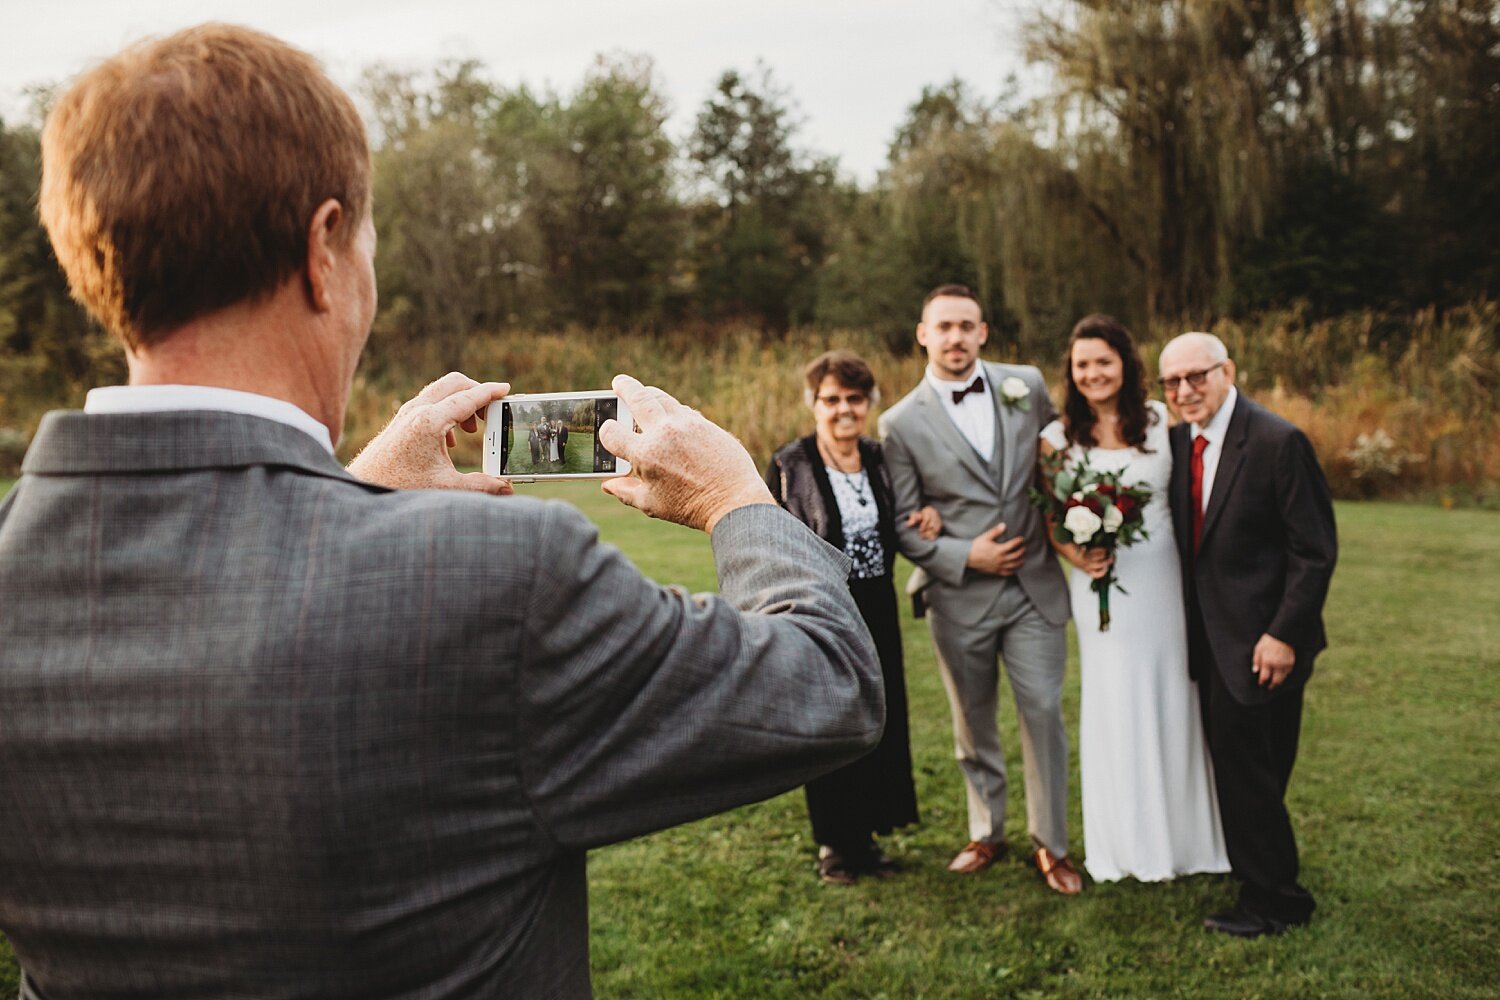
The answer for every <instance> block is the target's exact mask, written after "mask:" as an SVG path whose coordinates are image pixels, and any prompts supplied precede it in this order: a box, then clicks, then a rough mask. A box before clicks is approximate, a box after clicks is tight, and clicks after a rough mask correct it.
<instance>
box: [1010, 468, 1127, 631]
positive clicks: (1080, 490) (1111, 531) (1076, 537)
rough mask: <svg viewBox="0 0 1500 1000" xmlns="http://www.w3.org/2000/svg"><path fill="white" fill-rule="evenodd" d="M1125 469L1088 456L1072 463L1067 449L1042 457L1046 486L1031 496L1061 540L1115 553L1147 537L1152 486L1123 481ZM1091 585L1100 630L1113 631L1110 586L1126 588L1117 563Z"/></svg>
mask: <svg viewBox="0 0 1500 1000" xmlns="http://www.w3.org/2000/svg"><path fill="white" fill-rule="evenodd" d="M1123 471H1124V470H1121V472H1123ZM1121 472H1101V471H1099V470H1097V469H1094V468H1091V467H1090V466H1089V464H1088V458H1087V456H1085V457H1083V458H1081V459H1079V460H1078V461H1077V462H1076V463H1073V464H1072V465H1069V463H1068V462H1067V458H1066V453H1065V452H1055V453H1053V454H1052V455H1051V456H1049V457H1048V458H1046V459H1044V460H1043V462H1042V470H1041V475H1040V477H1039V479H1040V486H1039V487H1034V488H1033V489H1032V490H1031V502H1032V504H1033V505H1034V506H1035V507H1037V508H1038V509H1039V510H1041V512H1042V513H1043V515H1044V516H1045V517H1046V518H1047V523H1048V525H1049V526H1050V527H1051V529H1052V537H1053V538H1055V539H1057V541H1058V542H1060V543H1063V544H1067V543H1068V542H1072V543H1073V544H1074V545H1078V546H1082V547H1083V548H1093V549H1103V550H1104V551H1105V552H1108V553H1110V554H1111V555H1113V554H1114V551H1115V549H1116V548H1118V547H1119V546H1122V545H1132V544H1134V543H1135V541H1136V539H1139V538H1145V537H1147V535H1146V522H1145V516H1144V512H1143V508H1144V507H1145V506H1146V504H1147V503H1149V502H1150V501H1151V491H1150V490H1148V489H1145V488H1144V487H1140V486H1132V485H1127V484H1125V483H1122V482H1120V475H1121ZM1089 586H1090V588H1091V589H1092V590H1093V591H1094V593H1096V594H1098V595H1099V631H1101V632H1107V631H1109V591H1110V588H1111V587H1119V589H1120V592H1121V593H1125V588H1124V587H1120V581H1119V580H1118V578H1116V576H1115V568H1114V566H1113V564H1111V566H1110V568H1109V572H1108V573H1106V574H1105V575H1104V576H1102V577H1100V578H1098V579H1097V580H1094V581H1093V582H1092V583H1091V584H1090V585H1089Z"/></svg>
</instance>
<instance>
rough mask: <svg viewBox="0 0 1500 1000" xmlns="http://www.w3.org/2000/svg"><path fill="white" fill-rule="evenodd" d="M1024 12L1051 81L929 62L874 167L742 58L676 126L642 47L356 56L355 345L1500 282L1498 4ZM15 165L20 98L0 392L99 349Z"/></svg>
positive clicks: (997, 323)
mask: <svg viewBox="0 0 1500 1000" xmlns="http://www.w3.org/2000/svg"><path fill="white" fill-rule="evenodd" d="M1023 32H1024V35H1023V39H1022V41H1023V43H1024V47H1025V52H1026V56H1027V59H1028V60H1029V61H1030V63H1031V64H1032V65H1033V66H1034V67H1036V68H1038V69H1039V70H1040V71H1041V74H1042V77H1043V78H1044V79H1045V84H1044V86H1042V87H1041V89H1040V91H1039V92H1037V93H1029V94H1027V93H1023V92H1022V91H1021V89H1020V88H1019V87H1018V86H1017V85H1016V84H1015V83H1014V81H1011V82H1009V83H1007V85H1006V86H1005V87H1003V88H1002V90H1001V92H1000V93H999V95H998V96H985V95H982V94H980V93H978V92H976V91H975V90H974V89H973V88H972V87H971V86H970V85H968V84H966V83H964V82H961V81H958V80H954V81H950V82H947V83H941V84H935V85H933V86H930V87H928V88H926V89H924V91H923V92H922V93H921V94H920V95H917V96H916V98H915V100H914V101H913V102H912V104H911V105H910V107H909V108H908V110H907V112H906V114H905V116H904V119H903V120H902V121H901V122H900V124H899V125H898V127H897V128H896V129H895V132H894V134H893V136H892V138H891V140H890V145H889V152H888V158H887V162H886V164H885V166H884V168H883V169H882V171H881V172H880V174H879V177H878V178H877V179H876V180H875V181H874V182H873V183H872V184H869V185H865V186H861V185H858V184H856V183H854V182H853V181H851V180H850V179H848V178H847V176H845V175H843V174H841V173H840V171H839V169H838V164H837V162H836V160H834V159H833V158H831V157H828V156H824V155H821V154H819V153H818V152H816V151H814V150H811V149H808V148H806V147H805V146H804V145H803V144H802V143H801V142H800V139H799V133H798V112H797V109H796V104H795V100H794V98H793V95H791V94H790V93H789V92H788V91H787V90H786V89H785V88H784V87H783V86H781V85H780V84H779V83H778V82H777V81H776V79H775V77H774V75H773V73H772V72H771V71H770V70H769V69H767V68H766V67H764V66H756V67H752V68H749V69H744V70H730V71H726V72H725V73H724V74H723V75H722V76H721V77H720V78H719V80H718V81H717V83H716V85H715V87H714V89H713V91H712V93H711V94H710V95H709V96H708V98H707V99H706V100H705V101H704V102H703V103H702V105H701V106H700V107H699V108H698V109H697V114H696V118H695V122H694V125H693V127H692V129H691V132H690V133H689V134H688V135H686V136H685V137H674V136H672V135H670V134H669V130H668V128H667V121H668V115H669V107H668V102H667V99H666V96H665V94H664V91H663V88H662V84H661V81H660V79H659V78H658V76H657V75H656V73H655V70H654V67H653V65H652V63H651V61H650V59H649V58H647V57H645V56H639V55H614V56H606V57H600V58H599V59H598V60H597V61H596V62H595V63H594V65H593V66H592V67H590V68H589V69H588V71H587V72H586V73H585V74H584V75H583V78H582V80H581V82H579V83H578V84H577V85H576V86H575V87H574V88H572V89H571V90H567V91H539V90H535V89H533V88H531V87H528V86H525V85H519V86H502V85H499V84H497V83H495V82H494V81H493V80H492V79H491V78H490V77H489V76H488V75H487V73H486V71H485V67H484V66H482V65H480V64H478V63H475V62H452V63H444V64H441V65H438V66H436V67H434V68H432V69H430V70H425V71H421V72H409V71H398V70H393V69H390V68H385V67H373V68H371V69H369V70H368V71H367V72H366V73H365V75H364V77H363V80H362V82H361V85H360V87H359V97H360V99H361V100H362V102H363V104H364V107H365V109H366V113H367V120H368V122H369V124H370V131H371V139H372V144H373V147H374V156H375V199H374V211H375V217H376V225H377V229H378V232H379V237H380V252H379V255H378V258H377V268H378V272H379V282H380V289H381V303H382V308H381V313H380V316H379V318H378V320H377V324H376V336H375V341H374V346H375V355H376V359H377V364H378V358H379V356H380V351H381V346H382V344H385V345H390V344H393V343H396V342H398V341H399V342H403V343H413V342H415V343H420V344H424V345H426V346H427V348H428V349H430V351H431V352H432V353H433V355H434V356H435V357H436V358H437V359H439V360H440V361H441V362H442V363H446V364H451V365H453V366H457V365H458V364H460V363H461V361H462V358H463V352H464V345H465V343H466V342H467V341H468V340H469V339H470V338H472V337H473V336H475V335H476V334H481V333H490V332H496V331H502V330H531V331H534V330H547V329H564V328H569V327H584V328H607V329H610V330H615V331H622V330H623V331H665V330H672V329H678V328H681V327H683V326H685V325H695V326H696V325H701V326H702V328H703V329H705V330H708V331H712V330H728V329H744V328H746V327H747V326H748V327H752V328H758V329H762V330H765V331H768V332H770V333H772V334H775V333H777V332H782V331H785V330H787V329H789V328H792V327H797V326H808V325H823V326H828V327H850V328H860V329H865V330H870V331H875V332H878V333H882V334H885V335H886V336H887V337H889V338H890V341H891V343H897V342H904V341H905V340H906V339H908V338H909V331H910V329H911V325H912V322H913V320H914V318H915V317H914V311H915V308H916V304H917V303H918V302H919V301H920V299H921V296H922V295H923V294H924V292H925V291H926V290H927V289H928V288H930V287H931V286H933V285H935V284H938V283H940V282H943V281H961V282H964V283H967V284H969V285H971V286H972V287H974V288H975V289H976V290H978V292H979V293H980V295H981V297H982V298H983V300H984V301H985V303H986V305H987V312H988V315H989V316H990V318H991V323H992V327H995V328H997V329H998V331H999V332H1000V333H1001V334H1002V335H1005V336H1008V337H1009V338H1011V339H1012V340H1013V341H1014V342H1016V343H1017V345H1018V348H1019V350H1020V351H1021V352H1022V353H1023V354H1028V355H1031V356H1037V355H1039V354H1047V355H1050V354H1051V353H1053V352H1055V350H1056V349H1057V347H1058V345H1059V344H1060V343H1061V341H1062V340H1063V339H1064V338H1065V337H1066V335H1067V332H1068V329H1069V327H1070V326H1071V325H1072V323H1073V321H1074V320H1076V319H1077V318H1078V317H1079V316H1081V315H1084V314H1086V313H1089V312H1095V311H1105V312H1110V313H1113V314H1115V315H1118V316H1120V317H1122V318H1124V319H1125V320H1126V321H1127V322H1128V323H1130V324H1132V325H1138V326H1141V327H1146V326H1157V327H1159V326H1161V325H1164V324H1172V323H1182V324H1188V323H1191V324H1193V325H1198V326H1204V325H1207V324H1208V323H1209V322H1211V321H1212V320H1213V319H1214V318H1215V317H1220V316H1226V315H1234V316H1248V315H1253V314H1256V313H1258V312H1260V311H1264V310H1282V309H1288V308H1295V309H1297V310H1300V311H1301V312H1302V313H1303V314H1304V315H1306V316H1308V317H1310V318H1321V317H1327V316H1332V315H1338V314H1341V313H1345V312H1351V311H1364V310H1369V311H1375V312H1379V313H1386V314H1391V315H1399V314H1401V313H1403V312H1406V313H1409V312H1411V311H1414V310H1417V309H1423V308H1428V307H1436V308H1437V309H1439V310H1441V309H1445V308H1448V307H1450V306H1453V305H1456V304H1460V303H1464V302H1469V301H1474V300H1478V299H1484V298H1493V297H1494V296H1495V295H1496V291H1497V288H1500V241H1497V240H1496V238H1495V237H1496V233H1500V225H1497V223H1500V218H1497V216H1500V129H1497V128H1496V126H1495V123H1496V122H1497V121H1500V3H1497V2H1496V0H1425V2H1423V0H1380V2H1373V0H1320V2H1316V3H1314V2H1311V0H1126V2H1116V0H1069V2H1064V3H1054V4H1045V5H1042V4H1039V5H1037V6H1036V8H1035V9H1034V10H1033V12H1032V13H1031V15H1030V16H1029V17H1028V18H1027V20H1026V21H1025V25H1024V28H1023ZM37 175H38V154H37V128H36V123H35V122H23V123H17V124H9V125H7V124H5V123H3V122H0V362H3V363H4V365H5V366H6V367H5V369H4V370H5V371H8V372H9V373H10V375H9V378H10V380H11V382H12V383H13V385H12V391H14V384H15V383H18V382H19V381H21V380H36V379H41V380H43V381H45V380H46V379H49V378H76V377H81V376H82V375H84V374H86V373H88V372H91V371H97V369H98V367H99V366H100V365H101V364H108V363H110V362H108V361H106V360H103V359H104V358H105V357H106V355H107V354H108V349H107V347H105V346H102V345H101V342H100V340H99V336H98V333H97V331H94V330H92V329H91V328H90V326H89V324H88V323H87V322H86V321H85V320H84V318H83V317H82V316H81V314H80V313H79V312H78V310H77V309H76V308H75V307H74V306H73V305H72V304H71V303H70V302H69V301H68V299H67V296H66V289H65V287H64V283H63V281H62V278H61V276H60V275H59V274H58V272H57V268H56V265H55V263H54V262H53V261H52V259H51V254H50V250H49V248H48V246H47V243H46V239H45V236H44V234H42V232H41V230H40V227H39V226H38V224H37V222H36V211H35V192H36V187H37ZM1383 329H1384V328H1383ZM1381 335H1382V336H1391V337H1395V338H1398V339H1399V337H1400V326H1399V324H1396V323H1393V324H1390V327H1389V330H1387V331H1386V332H1385V333H1383V334H1381ZM6 391H7V390H6V386H5V385H3V384H0V396H3V394H4V393H5V392H6Z"/></svg>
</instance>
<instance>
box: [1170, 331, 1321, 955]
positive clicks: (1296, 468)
mask: <svg viewBox="0 0 1500 1000" xmlns="http://www.w3.org/2000/svg"><path fill="white" fill-rule="evenodd" d="M1160 372H1161V382H1162V386H1163V387H1164V388H1165V390H1166V396H1167V402H1168V403H1169V404H1170V405H1171V407H1172V409H1173V411H1174V412H1176V414H1177V415H1178V417H1180V418H1181V420H1182V423H1180V424H1178V425H1177V426H1176V427H1174V428H1172V431H1171V442H1172V488H1171V502H1172V517H1173V525H1174V528H1175V530H1176V533H1177V547H1178V551H1179V553H1180V556H1181V559H1182V579H1183V584H1184V589H1185V597H1186V600H1187V610H1188V653H1189V656H1188V663H1189V669H1190V670H1191V672H1192V673H1193V676H1194V678H1195V679H1196V680H1197V681H1198V691H1199V697H1200V699H1201V701H1202V707H1203V721H1204V729H1205V732H1206V733H1207V735H1208V745H1209V753H1210V755H1211V756H1212V758H1213V764H1214V779H1215V782H1216V784H1217V786H1218V795H1219V812H1220V815H1221V817H1222V819H1223V824H1224V841H1225V846H1226V847H1227V848H1228V852H1229V863H1230V866H1231V867H1232V869H1233V871H1234V875H1235V877H1236V878H1237V879H1238V880H1239V882H1240V885H1241V888H1240V894H1239V900H1238V902H1237V903H1236V904H1235V906H1234V907H1232V908H1231V909H1228V910H1225V911H1223V912H1219V913H1214V914H1211V915H1210V916H1208V917H1206V918H1205V920H1204V923H1205V925H1206V926H1207V927H1209V928H1211V929H1213V930H1216V931H1222V932H1224V933H1226V934H1233V935H1237V936H1241V937H1258V936H1261V935H1264V934H1279V933H1281V932H1282V931H1283V930H1285V929H1286V927H1287V926H1288V925H1292V924H1304V923H1306V922H1307V921H1308V919H1309V918H1310V917H1311V916H1312V912H1313V897H1312V895H1311V894H1310V893H1309V892H1308V891H1307V890H1306V889H1304V888H1303V887H1302V886H1301V885H1300V884H1299V883H1298V881H1297V874H1298V862H1297V841H1296V838H1295V837H1294V836H1293V833H1292V821H1291V817H1290V816H1289V815H1288V814H1287V810H1286V803H1285V801H1284V800H1285V796H1286V787H1287V782H1288V781H1289V780H1290V778H1291V774H1292V764H1293V762H1294V761H1295V760H1296V757H1297V738H1298V734H1299V732H1300V729H1301V721H1302V691H1303V687H1304V685H1306V683H1307V679H1308V677H1309V676H1310V675H1311V674H1312V668H1313V658H1314V657H1315V656H1317V654H1318V653H1319V652H1321V651H1322V649H1323V648H1324V647H1325V646H1326V645H1327V639H1326V637H1325V635H1324V632H1323V601H1324V598H1325V597H1327V594H1328V582H1329V579H1330V578H1331V577H1332V575H1333V565H1334V560H1335V559H1336V558H1337V555H1338V542H1337V535H1336V532H1335V528H1334V522H1333V504H1332V502H1331V500H1330V499H1329V494H1328V483H1327V481H1326V480H1325V479H1324V477H1323V470H1322V468H1321V467H1320V466H1319V465H1318V458H1317V455H1315V454H1314V453H1313V449H1312V445H1311V444H1310V443H1309V442H1308V440H1307V437H1306V435H1304V434H1303V433H1302V432H1301V431H1300V430H1298V429H1297V428H1296V427H1294V426H1292V425H1291V424H1289V423H1287V422H1286V421H1285V420H1282V419H1281V418H1280V417H1278V416H1276V415H1275V414H1273V413H1271V412H1270V411H1268V410H1266V409H1264V408H1263V407H1260V406H1258V405H1256V404H1255V403H1254V402H1252V401H1251V400H1249V399H1247V398H1246V397H1245V396H1243V395H1241V394H1240V393H1239V392H1238V391H1237V390H1236V389H1235V385H1234V379H1235V367H1234V362H1233V361H1232V360H1231V359H1230V357H1229V352H1228V351H1227V350H1226V349H1225V347H1224V344H1223V342H1222V341H1220V340H1219V338H1217V337H1215V336H1213V335H1212V334H1207V333H1187V334H1183V335H1182V336H1180V337H1178V338H1176V339H1175V340H1173V341H1171V342H1170V343H1169V344H1167V346H1166V347H1165V348H1163V349H1162V352H1161V363H1160Z"/></svg>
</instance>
